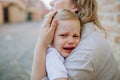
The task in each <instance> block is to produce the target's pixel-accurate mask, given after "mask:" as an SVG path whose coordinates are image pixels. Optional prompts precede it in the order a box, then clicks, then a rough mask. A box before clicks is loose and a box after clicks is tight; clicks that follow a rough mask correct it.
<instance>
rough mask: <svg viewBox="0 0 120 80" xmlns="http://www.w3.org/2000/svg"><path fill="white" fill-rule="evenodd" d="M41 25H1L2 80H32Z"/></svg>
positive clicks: (0, 58)
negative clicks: (31, 75) (33, 62)
mask: <svg viewBox="0 0 120 80" xmlns="http://www.w3.org/2000/svg"><path fill="white" fill-rule="evenodd" d="M39 27H40V23H39V22H26V23H18V24H5V25H0V80H30V71H31V66H32V60H33V52H34V47H35V42H36V39H37V34H38V31H39ZM118 49H120V48H118ZM118 53H119V52H118ZM118 56H119V57H118ZM118 56H116V57H117V59H118V60H119V61H120V55H119V54H118Z"/></svg>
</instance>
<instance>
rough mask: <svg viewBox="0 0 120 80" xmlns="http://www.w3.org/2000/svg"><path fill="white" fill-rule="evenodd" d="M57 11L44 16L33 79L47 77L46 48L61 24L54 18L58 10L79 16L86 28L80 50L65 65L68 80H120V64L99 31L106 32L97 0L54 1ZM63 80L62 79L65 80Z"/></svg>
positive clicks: (67, 59)
mask: <svg viewBox="0 0 120 80" xmlns="http://www.w3.org/2000/svg"><path fill="white" fill-rule="evenodd" d="M51 5H52V7H53V9H54V11H51V12H50V13H49V15H48V16H46V17H45V19H44V21H43V23H42V25H41V27H42V28H41V29H40V30H41V31H40V35H39V37H40V38H39V39H38V42H37V45H36V48H35V54H34V61H33V68H32V76H31V77H32V79H33V80H40V79H42V78H44V77H46V69H45V59H46V49H47V47H48V45H49V44H50V43H51V41H52V39H53V36H54V32H55V29H56V27H57V25H59V23H58V22H57V21H56V20H53V21H52V18H53V17H54V15H55V14H56V11H55V10H58V9H61V8H64V9H69V10H71V11H73V12H74V13H76V14H77V15H78V16H79V17H80V19H81V21H82V23H83V24H84V25H83V28H82V35H81V41H80V43H79V45H78V47H77V48H76V49H75V50H74V51H73V52H72V53H71V54H70V55H69V56H68V57H67V58H66V61H65V66H66V68H67V70H68V77H69V80H120V77H119V69H118V65H117V63H116V61H115V58H114V56H113V52H112V51H111V48H110V46H109V44H108V43H107V41H106V40H105V39H104V37H103V36H102V35H101V34H100V33H99V32H98V31H97V30H96V28H95V26H96V27H97V28H99V30H103V31H104V29H103V27H102V26H101V24H100V22H99V20H98V17H97V3H96V0H54V1H52V2H51ZM62 80H63V79H62Z"/></svg>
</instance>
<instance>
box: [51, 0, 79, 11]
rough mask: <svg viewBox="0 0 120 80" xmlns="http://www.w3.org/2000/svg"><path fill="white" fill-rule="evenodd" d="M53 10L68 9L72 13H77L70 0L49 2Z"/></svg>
mask: <svg viewBox="0 0 120 80" xmlns="http://www.w3.org/2000/svg"><path fill="white" fill-rule="evenodd" d="M50 5H51V6H52V9H53V10H58V9H68V10H70V11H72V12H76V11H78V7H77V6H76V5H75V4H73V3H71V0H53V1H51V2H50Z"/></svg>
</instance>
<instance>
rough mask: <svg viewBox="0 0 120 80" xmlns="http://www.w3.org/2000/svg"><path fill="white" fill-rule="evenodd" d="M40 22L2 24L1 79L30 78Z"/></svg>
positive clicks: (0, 30) (0, 38) (0, 33)
mask: <svg viewBox="0 0 120 80" xmlns="http://www.w3.org/2000/svg"><path fill="white" fill-rule="evenodd" d="M39 26H40V25H39V22H32V23H30V22H27V23H22V24H21V23H18V24H5V25H3V26H0V80H30V71H31V65H32V59H33V51H34V46H35V42H36V39H37V33H38V30H39Z"/></svg>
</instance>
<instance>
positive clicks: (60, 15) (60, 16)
mask: <svg viewBox="0 0 120 80" xmlns="http://www.w3.org/2000/svg"><path fill="white" fill-rule="evenodd" d="M54 19H57V20H79V22H80V27H81V26H82V23H81V20H80V19H79V17H78V16H77V15H76V14H75V13H73V12H71V11H70V10H67V9H60V10H58V11H57V13H56V15H55V16H54Z"/></svg>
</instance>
